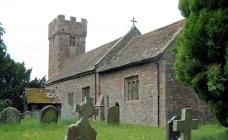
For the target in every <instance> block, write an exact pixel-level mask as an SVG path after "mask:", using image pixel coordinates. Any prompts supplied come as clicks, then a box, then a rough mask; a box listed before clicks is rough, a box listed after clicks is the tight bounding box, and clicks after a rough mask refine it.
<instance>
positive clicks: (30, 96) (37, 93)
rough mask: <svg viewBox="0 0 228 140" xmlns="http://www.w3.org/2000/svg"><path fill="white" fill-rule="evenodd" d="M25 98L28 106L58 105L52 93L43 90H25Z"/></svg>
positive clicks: (58, 101) (57, 100)
mask: <svg viewBox="0 0 228 140" xmlns="http://www.w3.org/2000/svg"><path fill="white" fill-rule="evenodd" d="M25 97H26V99H27V103H28V104H31V103H33V104H60V100H59V98H58V97H57V96H56V95H55V94H54V92H52V91H51V90H48V89H44V88H27V89H25Z"/></svg>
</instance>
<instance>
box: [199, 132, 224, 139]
mask: <svg viewBox="0 0 228 140" xmlns="http://www.w3.org/2000/svg"><path fill="white" fill-rule="evenodd" d="M195 140H228V130H225V131H224V132H222V133H218V134H214V135H213V134H212V135H208V136H200V137H198V138H196V139H195Z"/></svg>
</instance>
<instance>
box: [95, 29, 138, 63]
mask: <svg viewBox="0 0 228 140" xmlns="http://www.w3.org/2000/svg"><path fill="white" fill-rule="evenodd" d="M134 32H135V34H134ZM131 33H132V35H131ZM138 34H140V35H141V32H140V31H139V30H138V29H137V27H134V28H131V29H130V30H129V31H128V32H127V33H126V34H125V35H124V36H123V37H121V38H120V39H119V40H118V41H117V42H116V43H115V44H114V45H113V46H112V48H111V49H110V50H109V51H108V52H107V53H106V54H105V55H104V56H103V57H102V58H101V59H100V60H99V61H98V62H97V63H96V64H95V67H96V66H97V65H99V63H100V64H101V63H102V61H106V60H105V58H107V57H109V56H108V55H109V54H110V56H111V53H112V52H113V51H114V49H115V48H116V49H117V50H118V48H117V47H118V45H120V47H119V48H121V46H123V47H122V49H120V50H119V51H118V52H116V54H118V53H120V52H121V51H122V50H123V49H124V48H125V47H126V45H127V43H129V42H130V41H131V40H132V39H133V38H134V37H135V36H138ZM129 35H130V36H129ZM127 37H129V38H127ZM125 39H127V40H128V41H127V42H126V43H123V41H124V40H125ZM121 43H123V44H121ZM115 57H116V55H115V56H114V57H112V58H111V59H110V60H113V59H114V58H115ZM101 67H102V66H101Z"/></svg>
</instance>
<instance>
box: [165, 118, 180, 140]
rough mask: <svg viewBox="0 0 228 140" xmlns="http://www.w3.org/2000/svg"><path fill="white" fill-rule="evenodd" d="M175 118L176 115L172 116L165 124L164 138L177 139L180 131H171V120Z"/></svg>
mask: <svg viewBox="0 0 228 140" xmlns="http://www.w3.org/2000/svg"><path fill="white" fill-rule="evenodd" d="M174 120H177V117H176V116H173V117H172V118H171V119H170V120H169V121H168V122H167V124H166V140H178V138H179V137H180V132H174V131H173V122H174Z"/></svg>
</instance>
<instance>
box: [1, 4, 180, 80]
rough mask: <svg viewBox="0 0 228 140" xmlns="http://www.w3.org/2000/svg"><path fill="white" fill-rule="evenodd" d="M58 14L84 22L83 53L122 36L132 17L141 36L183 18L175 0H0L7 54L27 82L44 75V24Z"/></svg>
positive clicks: (46, 56)
mask: <svg viewBox="0 0 228 140" xmlns="http://www.w3.org/2000/svg"><path fill="white" fill-rule="evenodd" d="M59 14H62V15H65V16H66V17H65V18H66V19H69V18H70V16H74V17H76V18H77V21H80V20H81V18H85V19H87V21H88V27H87V38H86V51H89V50H92V49H94V48H96V47H99V46H101V45H102V44H105V43H107V42H110V41H112V40H114V39H116V38H119V37H121V36H123V35H124V34H126V33H127V32H128V31H129V30H130V28H131V26H132V22H130V20H131V19H132V18H133V17H134V18H135V19H136V21H137V23H136V24H135V25H136V27H137V28H138V29H139V30H140V31H141V33H147V32H150V31H153V30H155V29H157V28H160V27H163V26H165V25H168V24H171V23H173V22H175V21H178V20H180V19H183V17H182V16H181V15H180V12H179V10H178V0H0V22H1V23H2V26H3V28H5V31H6V33H5V35H4V36H3V39H4V42H5V44H6V45H7V52H8V53H9V54H10V56H11V58H13V59H14V60H15V61H16V62H24V63H25V66H26V68H32V74H31V79H34V78H35V77H38V78H42V77H43V76H45V75H46V78H47V76H48V74H47V73H48V46H49V44H48V24H49V22H51V21H52V20H53V19H54V18H56V17H57V16H58V15H59Z"/></svg>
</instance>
